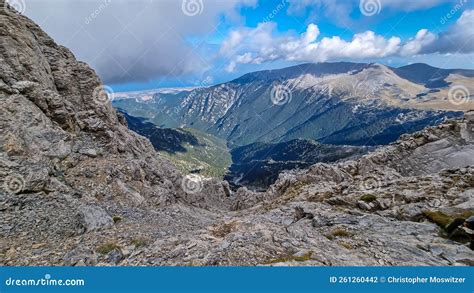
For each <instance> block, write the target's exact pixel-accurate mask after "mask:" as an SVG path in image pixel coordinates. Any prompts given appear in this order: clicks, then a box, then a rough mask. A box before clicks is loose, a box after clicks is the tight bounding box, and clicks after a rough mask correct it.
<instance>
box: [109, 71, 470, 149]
mask: <svg viewBox="0 0 474 293" xmlns="http://www.w3.org/2000/svg"><path fill="white" fill-rule="evenodd" d="M420 70H421V71H422V70H423V68H421V69H420V67H419V66H408V67H402V68H399V69H393V68H389V67H386V66H384V65H380V64H360V63H347V62H340V63H320V64H302V65H297V66H293V67H289V68H284V69H279V70H267V71H261V72H254V73H249V74H246V75H244V76H242V77H240V78H238V79H236V80H233V81H230V82H227V83H224V84H220V85H216V86H212V87H209V88H200V89H194V90H192V91H186V92H181V93H178V94H176V93H175V94H157V95H155V96H154V98H153V99H151V100H148V101H146V103H143V102H140V101H136V100H133V101H131V100H120V101H117V102H116V104H115V105H116V106H118V107H122V108H124V109H126V110H127V111H129V112H130V111H137V109H141V110H140V113H141V114H143V115H144V116H143V117H147V118H149V119H150V120H152V121H153V122H154V123H155V124H157V125H166V126H169V127H171V126H176V125H181V126H182V125H186V126H188V127H192V128H196V129H199V130H201V131H205V132H208V133H211V134H214V135H216V136H219V137H221V138H224V139H226V140H227V141H228V142H229V144H230V145H231V146H232V147H236V146H243V145H247V144H251V143H254V142H272V143H277V142H284V141H289V140H292V139H298V138H307V139H313V140H316V141H319V142H321V143H330V144H356V145H378V144H387V143H389V142H392V141H394V140H395V139H397V138H398V137H399V135H400V134H402V133H407V132H413V131H417V130H420V129H422V128H423V127H425V126H427V125H434V124H437V123H439V122H440V121H442V119H444V118H445V117H457V116H460V115H462V113H460V112H454V111H450V110H463V111H464V110H467V109H470V108H474V101H471V102H470V101H469V100H467V101H466V103H462V104H459V105H456V104H453V103H450V101H449V100H448V99H447V98H446V97H447V96H448V91H449V88H448V87H447V86H445V85H449V84H454V85H457V84H458V83H460V84H462V85H463V86H464V85H465V86H466V88H468V90H470V89H472V90H473V91H474V78H472V75H473V71H469V70H452V71H449V70H447V71H443V72H444V73H443V75H442V78H444V79H443V82H444V84H440V85H442V87H440V88H436V89H433V88H432V87H433V84H432V83H433V81H430V80H429V78H428V77H427V76H428V75H429V74H425V77H423V76H420V75H419V74H418V73H417V72H418V71H420ZM435 70H438V69H435ZM429 72H431V71H429ZM397 73H399V74H400V75H398V74H397ZM414 76H419V78H418V79H415V78H414ZM409 79H411V80H409ZM275 98H276V100H277V101H275ZM275 102H276V103H275ZM170 121H171V122H170Z"/></svg>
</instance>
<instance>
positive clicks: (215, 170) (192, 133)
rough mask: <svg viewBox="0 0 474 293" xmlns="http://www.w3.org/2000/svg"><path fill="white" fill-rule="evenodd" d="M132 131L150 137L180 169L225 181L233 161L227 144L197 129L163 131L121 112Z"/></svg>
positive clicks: (155, 146)
mask: <svg viewBox="0 0 474 293" xmlns="http://www.w3.org/2000/svg"><path fill="white" fill-rule="evenodd" d="M119 113H120V114H121V115H123V117H124V119H125V120H126V123H127V125H128V128H129V129H131V130H133V131H134V132H136V133H138V134H140V135H143V136H144V137H146V138H148V139H149V140H150V142H151V144H152V145H153V147H154V148H155V150H156V151H157V152H159V154H161V155H162V156H164V157H166V158H168V159H169V160H170V161H171V162H172V163H173V164H174V165H175V166H176V167H177V168H178V169H179V170H181V171H182V172H184V173H186V174H188V173H195V174H201V175H203V176H208V177H213V178H221V179H222V178H223V177H224V174H225V173H226V172H227V168H228V167H229V166H230V164H231V162H232V159H231V156H230V153H229V150H228V149H227V146H226V142H225V141H223V140H222V139H219V138H217V137H213V136H212V135H210V134H206V133H201V132H199V131H197V130H194V129H182V128H176V129H173V128H159V127H157V126H155V125H154V124H153V123H150V122H147V121H146V120H145V119H143V118H138V117H133V116H131V115H129V114H128V113H126V112H125V111H123V110H120V109H119Z"/></svg>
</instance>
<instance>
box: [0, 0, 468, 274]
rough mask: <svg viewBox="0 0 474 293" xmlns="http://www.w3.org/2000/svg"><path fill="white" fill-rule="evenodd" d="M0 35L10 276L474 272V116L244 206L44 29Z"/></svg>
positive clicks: (13, 27) (323, 168)
mask: <svg viewBox="0 0 474 293" xmlns="http://www.w3.org/2000/svg"><path fill="white" fill-rule="evenodd" d="M0 7H4V1H3V0H0ZM0 35H1V43H0V58H1V60H0V67H1V70H0V131H1V132H0V143H1V144H0V147H1V148H0V189H1V190H0V212H1V217H0V256H1V257H0V263H1V264H2V265H77V266H80V265H474V264H473V261H472V260H473V259H474V253H473V251H472V250H470V249H469V247H468V246H467V245H466V243H463V242H459V241H458V242H456V241H453V240H450V239H449V238H448V235H447V234H446V231H445V230H444V227H446V225H445V224H446V223H448V222H450V221H451V219H454V218H457V217H467V216H468V215H471V214H473V213H474V207H473V202H474V198H473V196H474V192H473V187H474V180H473V178H474V167H473V165H474V162H473V156H471V154H472V150H473V139H472V138H473V137H474V136H473V133H472V130H473V128H474V122H473V121H472V119H471V118H470V117H472V115H471V116H469V115H466V118H465V119H459V120H453V121H448V122H446V123H443V124H441V125H440V126H438V127H433V128H429V129H425V130H423V131H421V132H418V133H415V134H414V135H407V136H405V137H403V138H402V139H401V140H399V141H397V142H396V143H393V144H391V145H389V146H386V147H383V148H380V149H378V150H376V151H374V152H372V153H370V154H368V155H365V156H363V157H361V158H360V159H357V160H351V161H346V162H342V163H338V164H316V165H313V166H311V167H310V168H309V169H307V170H299V171H292V172H286V173H283V174H280V176H279V179H278V180H277V181H276V183H275V184H273V185H272V186H270V188H269V189H268V190H266V191H265V192H252V191H249V190H246V189H244V188H242V189H239V190H238V191H237V192H236V193H232V192H231V191H230V189H229V186H228V184H226V183H222V182H218V181H216V180H207V179H200V180H195V181H193V182H190V183H189V182H188V183H186V182H185V181H184V180H185V179H186V177H183V176H182V175H181V174H180V173H179V172H177V171H176V170H175V168H174V167H173V166H172V165H171V164H170V163H169V162H168V161H166V160H164V159H162V158H161V157H159V156H158V155H157V153H156V152H155V151H154V150H153V147H152V146H151V144H150V142H149V141H147V140H146V139H145V138H143V137H140V136H138V135H136V134H133V133H132V132H130V131H129V130H128V129H127V128H126V127H125V126H124V123H123V119H122V122H120V121H119V119H118V118H117V115H116V114H115V111H114V110H113V108H112V107H111V105H110V103H108V102H105V103H104V100H103V99H102V98H103V97H102V98H100V97H101V96H102V95H99V98H97V94H96V93H94V92H95V88H96V87H100V81H99V79H98V78H97V76H96V75H95V73H94V72H93V71H92V70H91V69H90V68H89V67H88V66H87V65H86V64H84V63H81V62H78V61H77V60H75V59H74V57H73V55H72V54H71V53H70V52H69V50H67V49H65V48H63V47H61V46H58V45H56V44H55V43H54V41H53V40H52V39H51V38H49V37H48V36H47V35H46V34H45V33H44V32H42V31H41V29H40V28H39V27H38V26H36V25H35V24H34V23H32V22H31V21H30V20H28V19H27V18H25V17H23V16H21V15H18V14H15V13H11V12H10V11H9V12H8V13H7V12H6V11H5V10H2V9H0ZM98 101H99V102H98ZM362 203H364V204H362Z"/></svg>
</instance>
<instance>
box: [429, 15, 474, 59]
mask: <svg viewBox="0 0 474 293" xmlns="http://www.w3.org/2000/svg"><path fill="white" fill-rule="evenodd" d="M473 28H474V10H466V11H464V12H463V14H462V15H461V17H460V18H459V19H458V20H457V21H456V23H455V24H454V25H453V26H451V27H450V28H449V29H448V30H447V31H445V32H443V33H440V34H439V35H438V36H437V37H436V38H435V39H434V40H433V41H432V42H430V43H428V44H426V45H425V46H423V48H422V49H421V50H420V53H422V54H430V53H471V52H474V29H473Z"/></svg>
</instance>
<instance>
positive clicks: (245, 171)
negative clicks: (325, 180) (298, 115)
mask: <svg viewBox="0 0 474 293" xmlns="http://www.w3.org/2000/svg"><path fill="white" fill-rule="evenodd" d="M369 150H370V148H368V147H354V146H334V145H323V144H320V143H317V142H315V141H311V140H306V139H295V140H291V141H288V142H282V143H278V144H268V143H254V144H251V145H247V146H243V147H238V148H235V149H233V150H232V161H233V164H232V165H231V167H230V168H229V173H228V174H227V175H226V177H225V179H226V180H227V181H229V182H230V183H231V184H232V185H234V186H246V187H252V188H257V189H267V188H268V186H270V185H271V184H273V183H274V182H275V180H276V179H277V178H278V175H279V174H280V173H281V172H283V171H285V170H293V169H304V168H308V167H309V166H311V165H313V164H316V163H319V162H323V163H330V162H335V161H338V160H342V159H348V158H354V157H356V156H361V155H363V154H364V153H366V152H368V151H369Z"/></svg>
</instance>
